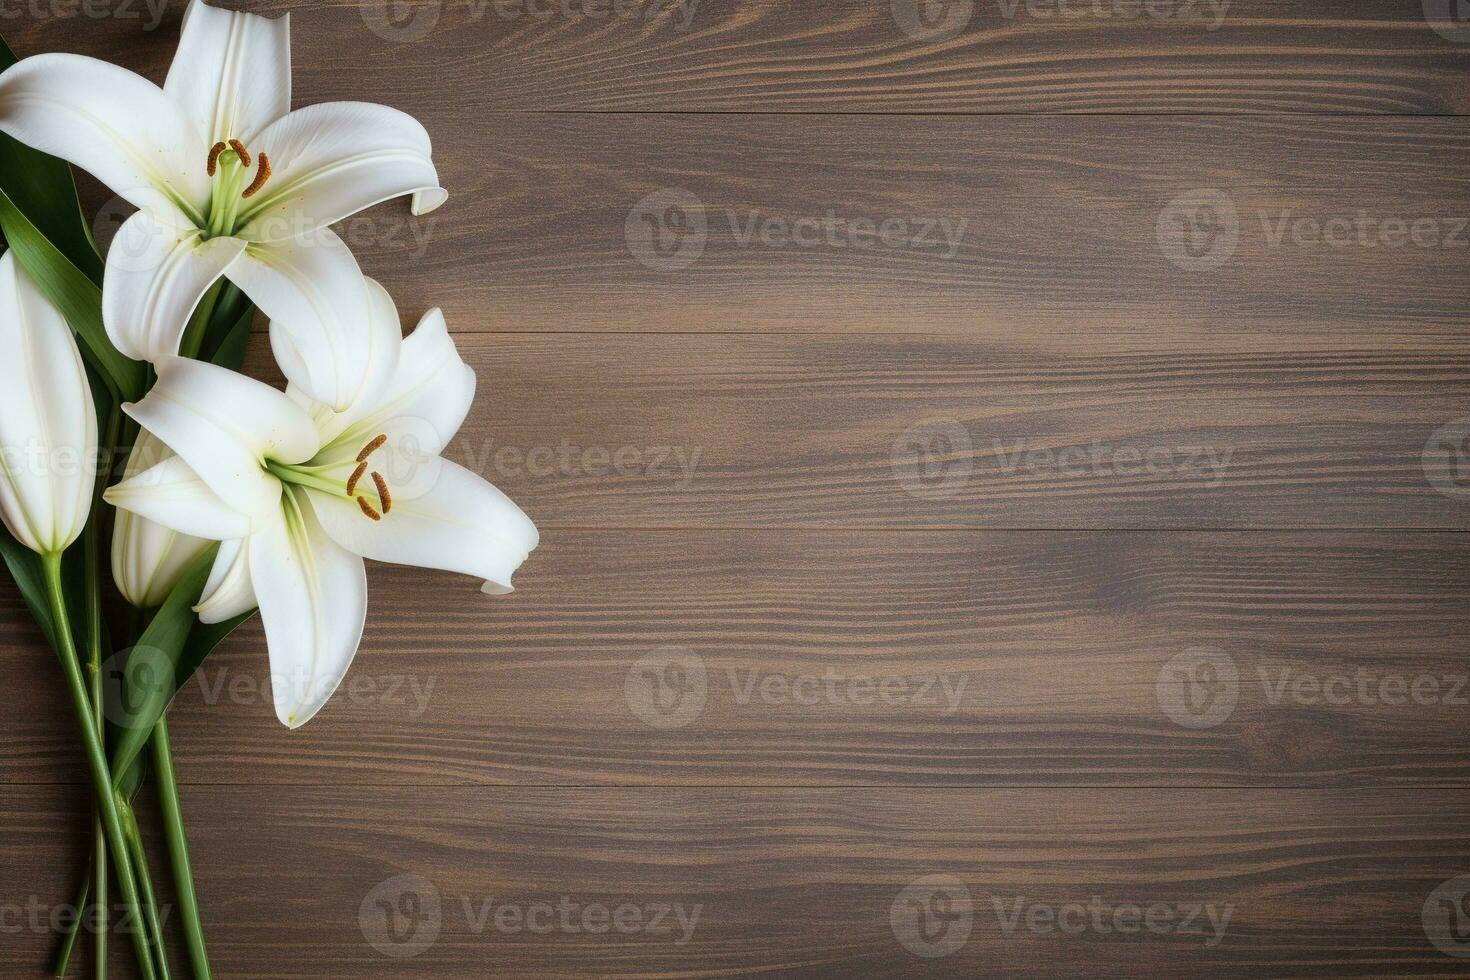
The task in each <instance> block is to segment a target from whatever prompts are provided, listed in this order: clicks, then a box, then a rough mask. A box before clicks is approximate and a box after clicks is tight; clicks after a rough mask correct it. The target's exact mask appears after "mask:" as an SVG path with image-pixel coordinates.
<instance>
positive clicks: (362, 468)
mask: <svg viewBox="0 0 1470 980" xmlns="http://www.w3.org/2000/svg"><path fill="white" fill-rule="evenodd" d="M367 468H368V464H367V460H363V461H362V462H361V463H358V464H357V469H355V470H353V471H352V475H351V476H349V477H348V478H347V496H349V497H350V496H352V491H354V490H356V489H357V481H358V480H361V479H362V475H363V474H364V473H366V472H367Z"/></svg>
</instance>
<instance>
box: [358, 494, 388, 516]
mask: <svg viewBox="0 0 1470 980" xmlns="http://www.w3.org/2000/svg"><path fill="white" fill-rule="evenodd" d="M357 506H359V507H361V508H362V512H363V514H365V515H366V516H367V517H369V518H371V519H372V520H375V521H381V520H382V519H383V515H382V514H379V513H378V512H377V511H375V510H373V505H372V504H370V503H368V502H367V498H366V497H358V498H357Z"/></svg>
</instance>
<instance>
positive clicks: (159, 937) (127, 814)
mask: <svg viewBox="0 0 1470 980" xmlns="http://www.w3.org/2000/svg"><path fill="white" fill-rule="evenodd" d="M119 807H120V809H121V811H122V815H123V820H124V821H125V823H124V829H125V830H126V832H127V835H128V848H129V850H130V851H131V852H132V856H133V866H134V867H135V868H137V869H138V883H139V884H140V885H142V887H143V911H144V914H145V915H147V919H146V920H144V923H143V925H144V926H145V927H146V928H147V931H148V941H149V942H151V943H152V944H153V959H154V961H155V962H156V963H157V964H158V976H159V980H169V970H168V949H167V948H166V947H165V946H164V944H163V922H162V921H160V920H159V918H158V899H157V898H156V897H155V896H154V894H153V880H152V879H151V878H150V877H149V876H148V852H147V851H145V850H144V849H143V832H142V831H141V830H140V829H139V828H138V818H137V817H135V816H133V808H132V807H131V806H129V805H128V804H126V803H121V802H120V803H119Z"/></svg>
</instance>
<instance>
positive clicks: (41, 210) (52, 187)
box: [0, 38, 102, 286]
mask: <svg viewBox="0 0 1470 980" xmlns="http://www.w3.org/2000/svg"><path fill="white" fill-rule="evenodd" d="M15 62H16V57H15V53H14V52H12V51H11V50H10V47H9V46H8V45H7V44H6V43H5V39H4V38H0V71H4V70H5V69H7V68H9V67H10V66H11V65H13V64H15ZM0 190H3V191H4V192H5V194H6V195H7V196H9V198H10V200H11V201H12V202H13V203H14V204H15V206H16V208H18V209H19V210H20V212H21V213H22V214H24V215H25V216H26V218H27V220H29V221H30V222H31V224H33V225H35V227H36V229H37V230H38V231H39V232H40V233H41V234H42V235H43V236H45V237H46V239H47V240H48V241H50V242H51V243H52V244H53V245H55V246H56V249H57V250H58V251H59V252H60V253H61V254H62V255H63V256H64V257H65V258H66V260H67V261H68V262H70V263H71V264H72V265H74V266H76V268H77V269H78V270H80V271H81V272H82V274H83V275H85V276H86V277H87V278H89V279H91V280H92V282H93V283H94V284H96V285H99V286H100V285H101V284H102V258H101V256H99V255H98V254H97V246H96V244H95V243H94V242H93V241H92V232H91V229H90V228H88V227H87V222H86V219H85V217H84V216H83V214H82V205H81V201H80V200H79V199H78V197H77V186H76V181H75V180H73V179H72V173H71V168H70V167H69V166H67V165H66V162H65V161H64V160H58V159H57V158H56V157H53V156H49V155H47V154H45V153H42V152H41V151H40V150H33V149H31V148H30V147H29V146H26V145H25V144H24V143H21V142H20V141H19V140H15V139H12V138H11V137H9V136H5V135H3V134H0Z"/></svg>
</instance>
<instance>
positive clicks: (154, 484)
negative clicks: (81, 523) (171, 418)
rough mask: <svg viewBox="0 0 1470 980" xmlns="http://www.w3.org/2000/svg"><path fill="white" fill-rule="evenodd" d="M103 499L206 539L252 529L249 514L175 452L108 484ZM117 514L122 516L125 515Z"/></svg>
mask: <svg viewBox="0 0 1470 980" xmlns="http://www.w3.org/2000/svg"><path fill="white" fill-rule="evenodd" d="M103 499H104V500H106V501H107V502H108V503H109V504H112V506H114V507H116V508H117V509H118V510H119V511H128V512H129V513H131V514H136V515H137V516H138V517H140V518H144V519H146V520H148V521H151V522H153V523H155V524H158V525H160V526H162V527H163V528H166V529H168V530H171V531H177V532H179V533H180V534H187V535H190V536H192V537H196V538H203V539H205V540H207V541H222V540H225V539H226V538H238V537H243V536H244V535H246V534H249V533H250V517H249V515H248V514H244V513H241V512H240V511H238V510H236V509H235V508H234V507H232V506H230V505H229V504H228V503H227V502H225V501H224V500H223V499H222V498H221V497H220V496H219V494H217V493H215V492H214V491H213V490H211V489H210V488H209V485H208V484H206V483H205V482H204V481H203V480H201V479H200V478H199V474H198V473H195V472H194V470H193V469H191V468H190V466H189V464H188V463H186V462H184V460H183V459H181V458H179V457H178V456H174V455H170V456H169V457H168V458H167V459H165V460H163V461H162V462H161V463H156V464H154V465H153V466H150V467H149V468H148V469H146V470H143V471H142V472H141V473H135V474H133V475H132V476H129V477H128V478H127V479H125V480H123V481H122V482H121V483H119V484H117V485H116V486H113V487H108V488H107V492H106V493H104V494H103ZM118 516H119V519H121V517H122V515H121V514H119V515H118ZM136 604H137V605H142V603H136ZM148 605H152V603H148Z"/></svg>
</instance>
